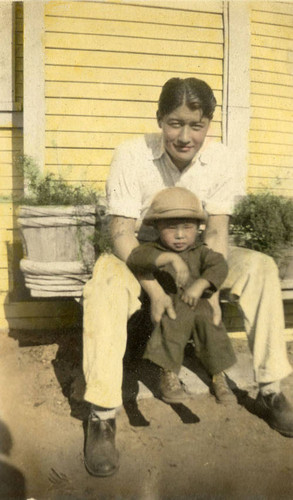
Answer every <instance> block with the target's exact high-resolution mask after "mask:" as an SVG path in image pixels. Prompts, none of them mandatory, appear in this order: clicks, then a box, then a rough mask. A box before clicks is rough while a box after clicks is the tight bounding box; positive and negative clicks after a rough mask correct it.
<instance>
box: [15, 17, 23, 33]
mask: <svg viewBox="0 0 293 500" xmlns="http://www.w3.org/2000/svg"><path fill="white" fill-rule="evenodd" d="M15 32H16V33H22V32H23V20H22V19H15Z"/></svg>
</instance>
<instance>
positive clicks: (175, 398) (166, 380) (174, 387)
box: [159, 370, 189, 404]
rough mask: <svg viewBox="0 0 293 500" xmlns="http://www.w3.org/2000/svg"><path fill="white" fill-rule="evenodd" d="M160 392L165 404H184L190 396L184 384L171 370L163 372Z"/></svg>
mask: <svg viewBox="0 0 293 500" xmlns="http://www.w3.org/2000/svg"><path fill="white" fill-rule="evenodd" d="M159 390H160V395H161V398H162V400H163V401H164V402H165V403H175V404H176V403H182V401H184V400H185V399H186V398H188V396H189V394H188V392H187V389H186V387H185V385H184V384H183V382H181V380H180V379H179V378H178V376H177V375H176V373H174V372H172V371H171V370H162V372H161V375H160V383H159Z"/></svg>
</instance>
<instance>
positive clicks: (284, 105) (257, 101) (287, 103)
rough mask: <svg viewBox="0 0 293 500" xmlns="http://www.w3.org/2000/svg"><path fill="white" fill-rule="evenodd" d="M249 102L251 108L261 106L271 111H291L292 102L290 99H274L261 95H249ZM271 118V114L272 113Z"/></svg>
mask: <svg viewBox="0 0 293 500" xmlns="http://www.w3.org/2000/svg"><path fill="white" fill-rule="evenodd" d="M250 102H251V105H252V106H261V107H266V108H271V109H274V108H275V109H281V110H282V109H284V110H290V111H291V110H293V102H292V99H289V98H286V97H275V96H271V95H263V94H259V95H256V94H251V97H250ZM272 117H273V112H272Z"/></svg>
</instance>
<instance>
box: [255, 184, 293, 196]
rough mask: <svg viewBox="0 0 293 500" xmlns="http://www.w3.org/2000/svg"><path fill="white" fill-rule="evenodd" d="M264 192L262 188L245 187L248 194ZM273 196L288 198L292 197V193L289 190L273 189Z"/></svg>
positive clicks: (264, 189)
mask: <svg viewBox="0 0 293 500" xmlns="http://www.w3.org/2000/svg"><path fill="white" fill-rule="evenodd" d="M264 191H267V189H266V188H263V187H260V188H258V187H253V186H252V187H250V186H248V187H247V192H248V193H262V192H264ZM273 192H274V194H276V195H280V196H286V197H290V196H292V191H291V190H290V189H278V188H274V190H273Z"/></svg>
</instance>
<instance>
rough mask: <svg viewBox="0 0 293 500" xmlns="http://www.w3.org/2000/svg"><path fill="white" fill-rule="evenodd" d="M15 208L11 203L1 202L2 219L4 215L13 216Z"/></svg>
mask: <svg viewBox="0 0 293 500" xmlns="http://www.w3.org/2000/svg"><path fill="white" fill-rule="evenodd" d="M14 208H15V207H14V206H13V204H12V202H9V203H4V202H1V203H0V217H2V216H4V215H12V214H13V211H14Z"/></svg>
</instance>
